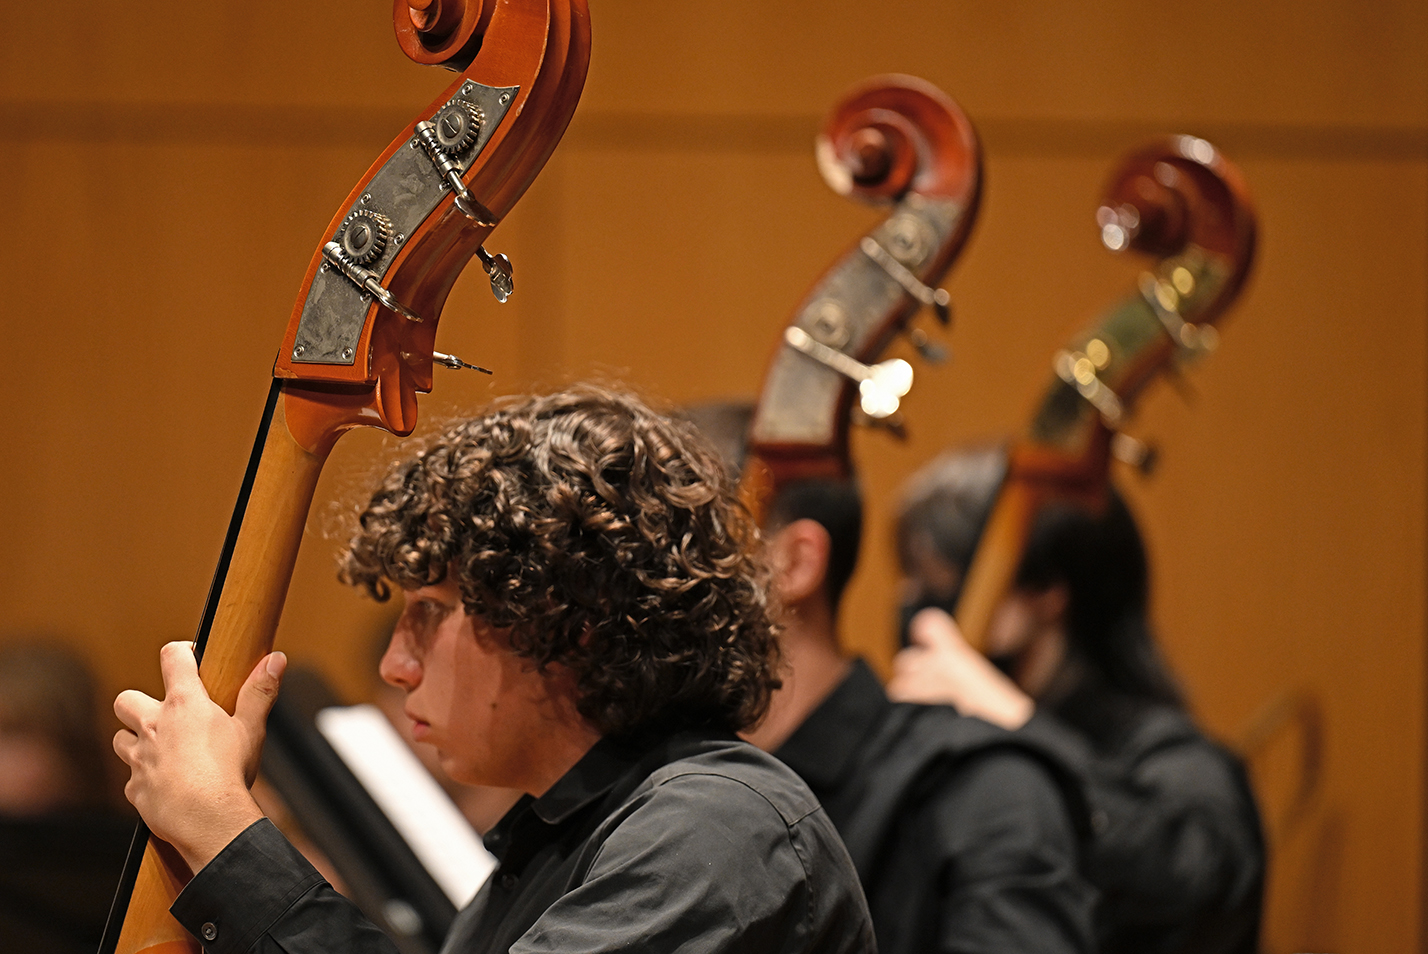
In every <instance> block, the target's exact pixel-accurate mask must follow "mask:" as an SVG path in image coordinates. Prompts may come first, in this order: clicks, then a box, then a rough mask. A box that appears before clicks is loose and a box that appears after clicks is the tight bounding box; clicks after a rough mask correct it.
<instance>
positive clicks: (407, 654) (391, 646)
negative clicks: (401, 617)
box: [377, 626, 421, 691]
mask: <svg viewBox="0 0 1428 954" xmlns="http://www.w3.org/2000/svg"><path fill="white" fill-rule="evenodd" d="M377 672H378V673H380V674H381V676H382V680H383V681H384V682H388V683H391V684H392V685H394V686H397V687H399V688H402V689H406V690H408V691H410V690H412V689H415V688H416V687H417V684H418V683H420V682H421V664H420V663H419V662H418V660H417V658H416V656H415V655H414V654H413V653H412V651H411V640H410V638H408V636H407V634H406V632H405V630H404V627H402V626H398V627H397V629H396V632H394V633H392V638H391V640H390V641H389V642H388V643H387V651H386V652H384V653H382V661H381V663H380V664H379V665H378V667H377Z"/></svg>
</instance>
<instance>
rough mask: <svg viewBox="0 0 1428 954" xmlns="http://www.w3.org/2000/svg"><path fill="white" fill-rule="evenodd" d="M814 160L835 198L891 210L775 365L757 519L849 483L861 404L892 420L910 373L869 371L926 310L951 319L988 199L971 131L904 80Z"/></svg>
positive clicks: (802, 310)
mask: <svg viewBox="0 0 1428 954" xmlns="http://www.w3.org/2000/svg"><path fill="white" fill-rule="evenodd" d="M816 155H817V159H818V168H819V171H820V172H822V174H823V178H824V179H825V181H827V182H828V184H829V186H830V187H832V188H833V190H834V191H835V192H837V193H839V194H840V195H845V196H848V197H850V198H855V199H859V200H861V201H864V202H869V203H873V204H877V205H887V206H891V211H890V213H889V215H888V216H887V217H886V218H885V219H884V220H883V221H882V222H880V223H879V224H878V225H877V226H875V227H874V228H873V229H871V230H870V231H869V232H867V233H866V234H865V235H863V236H862V238H861V239H860V240H859V241H858V242H856V243H854V245H853V247H852V248H851V249H849V250H848V251H847V252H845V253H844V254H843V255H842V256H841V257H840V258H839V259H838V260H837V261H836V262H835V263H834V264H833V266H832V267H831V268H829V269H828V271H827V272H825V273H824V275H823V277H822V278H820V279H819V280H818V282H817V283H816V284H815V285H814V286H813V288H812V289H811V290H810V291H809V292H808V294H807V295H806V296H805V297H804V299H803V301H802V302H801V303H800V304H799V306H798V307H797V309H795V311H794V314H793V318H792V320H791V321H790V323H789V325H788V327H787V328H786V329H785V331H784V334H783V336H782V338H781V339H780V345H779V346H778V349H777V350H776V352H775V354H774V356H773V359H772V361H771V362H770V365H769V369H768V371H767V373H766V374H765V377H764V383H763V387H762V389H761V391H760V396H759V401H758V406H757V408H756V409H755V412H754V419H753V422H752V424H751V425H750V431H749V440H748V445H749V460H748V462H747V464H746V466H745V470H744V476H743V488H744V495H745V499H746V501H747V502H748V504H749V506H750V507H751V509H752V510H753V512H754V513H755V515H756V516H757V517H758V518H759V519H760V520H762V519H763V516H764V508H765V507H766V506H767V504H768V502H769V501H770V500H771V499H772V497H773V495H774V494H775V493H776V492H777V490H778V488H779V487H781V486H783V485H784V484H786V483H788V482H790V481H795V480H804V479H819V478H839V477H845V476H847V475H848V473H849V462H848V427H849V418H850V410H851V408H852V402H853V399H854V396H855V395H857V396H858V397H859V399H860V403H861V405H862V408H863V410H864V412H865V414H866V415H867V416H868V417H869V418H872V419H873V420H884V421H888V420H892V421H895V420H896V419H895V418H894V417H893V415H894V414H895V412H896V409H897V406H898V400H899V399H900V398H901V397H902V395H903V394H905V393H906V391H907V389H908V387H909V386H910V385H911V377H912V371H911V368H910V366H908V365H907V363H906V362H903V361H901V360H894V361H889V362H882V363H881V364H876V365H874V364H871V363H870V362H874V361H876V360H877V359H878V357H879V356H880V355H881V354H882V352H883V351H884V350H885V349H886V348H887V346H888V345H889V343H890V342H891V341H892V339H893V338H894V337H895V336H896V335H897V334H898V333H899V332H901V331H903V330H904V329H905V328H906V326H907V324H908V322H909V321H910V320H911V319H912V317H913V315H914V314H916V312H917V311H918V310H919V309H920V308H921V307H923V306H930V307H931V308H933V309H934V311H935V312H936V313H937V314H938V316H939V318H940V319H941V320H942V321H943V322H944V323H946V322H947V321H949V320H950V310H949V308H948V299H947V293H946V291H945V290H943V289H940V288H937V287H935V286H936V285H937V283H938V282H940V281H941V280H942V277H943V276H944V275H945V274H946V272H947V270H948V269H949V268H951V266H952V263H953V261H954V260H955V258H956V257H957V253H958V252H959V251H960V250H961V248H962V246H963V244H964V243H965V242H966V239H967V236H968V235H969V234H970V232H971V229H972V223H973V222H974V221H975V220H976V215H977V206H978V201H979V199H980V196H981V148H980V145H979V143H978V141H977V135H976V132H975V131H974V130H973V128H972V123H971V121H970V120H969V119H968V118H967V116H966V115H965V114H964V113H963V112H962V110H961V109H960V108H959V107H958V106H957V104H956V103H954V102H953V101H952V100H951V98H949V97H948V96H947V95H946V94H945V93H943V92H942V91H941V90H939V89H937V88H936V87H935V86H932V85H931V84H930V83H927V82H925V81H923V80H919V79H916V78H914V77H910V76H896V75H893V76H879V77H874V78H872V79H869V80H867V81H865V82H863V83H861V84H859V85H858V86H857V87H855V88H854V89H853V90H852V91H850V92H849V93H848V94H847V95H846V96H845V97H844V98H843V99H842V100H841V101H840V102H839V103H838V104H837V105H836V106H835V107H834V108H833V110H832V111H831V114H830V115H829V118H828V120H827V122H826V123H825V126H824V129H823V131H822V133H821V134H820V135H819V137H818V140H817V143H816Z"/></svg>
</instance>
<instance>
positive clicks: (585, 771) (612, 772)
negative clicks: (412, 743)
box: [481, 739, 636, 858]
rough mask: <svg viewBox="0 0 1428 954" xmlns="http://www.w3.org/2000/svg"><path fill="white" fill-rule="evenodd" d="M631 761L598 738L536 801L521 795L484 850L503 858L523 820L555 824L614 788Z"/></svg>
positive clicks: (627, 754)
mask: <svg viewBox="0 0 1428 954" xmlns="http://www.w3.org/2000/svg"><path fill="white" fill-rule="evenodd" d="M635 759H636V755H635V754H634V753H632V752H631V751H630V750H629V749H628V748H627V747H625V746H622V745H620V744H618V743H616V742H612V741H610V740H609V739H600V740H599V741H598V742H596V743H595V744H594V745H593V746H592V747H591V748H590V751H588V752H586V753H585V754H584V755H582V756H581V757H580V761H578V762H576V763H575V764H574V765H573V766H571V767H570V770H569V771H567V772H566V773H565V774H564V775H562V776H561V777H560V778H559V779H557V780H556V783H555V784H554V785H552V786H551V787H550V788H549V789H548V790H547V791H546V793H545V794H544V795H542V796H541V797H540V798H534V797H532V796H530V795H523V796H522V797H521V799H520V801H518V802H516V804H515V805H514V806H512V807H511V810H510V811H508V812H506V814H505V815H504V816H503V817H502V818H501V820H500V821H498V822H497V823H496V824H495V825H494V826H492V828H491V830H490V831H488V832H487V833H486V835H485V837H483V838H482V839H481V841H482V843H484V844H485V846H486V850H487V851H489V852H491V854H493V855H495V856H496V857H497V858H503V857H504V855H505V852H506V849H507V848H508V847H510V844H511V840H512V838H513V837H515V834H516V829H518V828H521V829H524V828H525V824H526V823H525V822H524V821H523V820H524V819H526V818H528V817H530V816H532V815H533V816H534V817H535V818H536V819H538V820H539V821H541V822H544V823H545V824H546V825H552V826H553V825H559V824H560V823H561V822H563V821H565V820H566V819H567V818H569V817H570V816H571V815H573V814H575V813H576V812H578V811H579V810H580V809H582V808H584V807H585V806H586V805H589V804H590V803H591V802H593V801H595V800H596V799H597V798H600V797H601V796H603V795H605V794H606V793H607V792H609V791H610V790H611V789H612V788H614V787H615V783H616V782H618V781H619V780H620V778H621V777H622V776H623V775H624V774H625V773H626V772H627V771H628V770H629V768H630V766H631V764H632V763H633V762H634V761H635Z"/></svg>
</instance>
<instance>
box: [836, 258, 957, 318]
mask: <svg viewBox="0 0 1428 954" xmlns="http://www.w3.org/2000/svg"><path fill="white" fill-rule="evenodd" d="M858 247H859V248H860V249H862V251H863V254H864V255H866V256H868V258H871V259H872V260H873V261H874V262H877V264H878V267H879V268H881V269H882V270H883V271H885V272H887V273H888V276H889V277H890V278H892V280H893V281H895V282H897V283H898V284H899V285H901V286H902V287H903V288H904V289H905V290H906V291H907V293H908V294H909V295H911V296H912V297H913V298H916V299H917V300H918V301H920V302H922V303H923V304H924V305H926V306H927V307H929V308H931V309H932V311H933V314H935V315H937V320H938V321H940V322H941V323H942V325H943V327H946V326H948V325H950V324H952V296H951V295H949V294H948V293H947V289H945V288H933V287H932V286H930V285H926V284H924V283H923V282H922V280H921V279H919V278H918V277H917V276H916V275H914V274H913V273H912V271H911V269H909V268H908V267H907V266H906V265H904V264H903V263H902V262H899V261H898V260H897V256H895V255H893V253H892V252H889V251H888V250H887V249H885V248H883V247H882V245H880V244H878V240H877V239H875V238H873V237H872V236H871V235H864V236H863V240H862V241H861V242H859V243H858Z"/></svg>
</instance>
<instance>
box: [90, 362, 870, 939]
mask: <svg viewBox="0 0 1428 954" xmlns="http://www.w3.org/2000/svg"><path fill="white" fill-rule="evenodd" d="M360 524H361V526H360V529H359V530H358V532H357V535H356V536H355V538H354V540H353V541H352V543H351V545H350V547H349V549H348V551H347V553H346V555H345V558H344V571H343V572H344V576H345V578H346V579H347V580H348V581H349V582H351V583H353V584H354V585H360V586H364V587H366V588H367V589H368V590H369V591H370V592H371V593H372V594H373V595H374V596H376V597H377V598H379V599H385V598H386V597H387V596H388V594H389V593H390V590H391V588H393V587H399V588H401V589H402V590H403V591H404V592H405V596H406V605H405V609H404V610H403V613H402V616H401V619H400V621H399V623H398V625H397V629H396V633H395V634H394V637H393V639H392V643H391V645H390V646H389V648H388V650H387V652H386V655H385V656H384V657H383V659H382V675H383V677H384V678H385V679H387V680H388V681H389V682H392V683H393V684H395V685H398V686H400V687H401V688H402V689H403V690H405V692H406V705H405V707H404V709H405V712H406V713H407V716H408V718H409V719H410V720H411V721H412V722H413V723H414V724H415V733H414V735H415V737H416V738H417V739H418V740H419V741H420V740H424V741H427V742H430V743H431V744H433V745H434V746H435V747H436V749H437V750H438V751H439V752H440V753H441V763H442V767H443V768H444V769H445V770H446V771H447V772H448V774H450V775H451V776H452V777H453V778H455V779H457V780H459V781H462V782H470V783H475V784H484V785H496V786H503V787H511V788H519V789H521V790H522V791H523V792H525V793H526V794H525V795H524V796H523V797H522V799H521V801H520V802H519V803H518V804H517V805H516V806H515V807H514V808H513V809H512V810H511V811H510V812H509V813H508V814H507V815H506V816H505V817H504V818H503V819H502V820H501V821H500V823H499V824H497V826H496V827H495V829H493V830H492V831H491V832H490V833H488V834H487V836H486V844H487V846H488V847H489V848H491V850H492V852H493V853H494V854H495V855H496V856H497V858H498V860H499V867H498V868H497V870H496V872H495V874H494V875H493V876H492V877H491V878H490V879H489V880H488V881H487V882H486V884H485V886H484V887H482V889H481V891H480V892H479V893H478V894H477V896H476V898H475V899H474V900H473V901H472V902H471V904H470V905H469V906H468V907H467V908H465V909H464V910H463V911H462V913H461V915H460V916H458V919H457V921H456V923H455V924H454V925H453V927H452V931H451V934H450V936H449V937H448V940H447V945H446V950H448V951H451V952H462V954H466V952H478V951H493V952H494V951H507V950H511V949H512V948H513V947H514V948H515V949H518V950H611V949H616V948H631V949H640V950H676V949H678V950H681V951H686V952H700V951H747V952H790V954H792V952H802V951H820V952H825V951H826V952H843V951H848V952H854V951H870V950H872V930H871V926H870V925H869V922H868V915H867V907H866V904H865V903H864V901H863V898H862V894H861V892H860V891H859V889H858V885H857V876H856V873H855V872H854V871H853V868H852V865H851V864H850V862H849V861H848V857H847V853H846V852H845V851H844V849H843V847H842V845H841V844H840V843H839V841H838V836H837V833H836V832H835V831H834V829H833V826H832V825H831V824H830V823H829V821H828V819H827V817H826V815H825V814H824V813H823V812H822V811H821V810H819V808H818V805H817V802H816V801H815V800H814V799H813V797H812V795H810V794H809V793H808V790H807V789H806V788H805V787H804V785H803V784H802V783H801V782H799V780H798V779H797V778H796V777H795V776H794V775H793V773H792V772H790V771H788V769H787V768H785V767H784V766H783V765H782V764H781V763H779V762H778V761H777V760H775V759H772V758H770V757H768V756H766V755H764V754H763V753H761V752H759V751H758V750H757V749H755V748H754V747H752V746H750V745H747V744H745V743H743V742H741V741H739V740H738V739H737V737H736V736H735V735H734V734H733V733H734V732H735V731H737V730H739V729H743V728H746V727H748V726H749V725H750V724H752V723H754V722H756V721H757V720H758V719H759V718H760V717H761V716H762V715H763V713H764V710H765V708H766V706H767V703H768V698H769V693H770V691H771V690H772V688H773V686H774V685H775V684H776V677H775V671H776V659H777V654H776V646H775V644H774V640H773V625H772V621H771V619H770V618H769V615H768V609H767V607H768V601H767V591H766V588H765V585H764V579H765V575H764V573H763V571H762V568H761V567H760V566H759V565H758V564H757V563H756V562H755V560H754V559H753V554H752V547H751V543H752V540H753V539H754V537H755V531H754V528H753V527H751V526H750V525H749V521H748V518H747V516H745V515H744V514H743V513H742V511H740V510H739V508H738V507H737V506H736V505H735V500H734V497H733V488H732V486H731V485H730V483H729V481H728V479H727V477H726V476H725V474H724V472H723V469H722V467H721V466H720V465H719V463H718V461H717V460H715V459H714V457H713V455H712V452H711V451H710V450H709V449H708V448H707V447H706V446H705V445H704V443H703V442H702V441H700V440H699V439H698V438H697V436H696V435H694V434H693V432H692V430H691V429H690V428H688V427H687V426H686V425H682V424H676V423H674V422H672V421H670V420H668V419H667V418H665V417H662V416H660V415H658V414H656V413H654V412H652V411H651V410H650V409H649V408H648V407H646V406H645V405H644V404H643V403H641V402H639V401H638V400H636V399H634V398H632V397H629V396H628V395H624V394H621V393H619V392H615V391H612V390H609V389H605V388H596V387H588V386H587V387H573V388H569V389H567V390H565V391H563V392H559V393H555V394H551V395H547V396H540V397H527V398H514V399H508V400H506V401H503V402H499V403H498V404H496V405H494V406H493V407H492V408H490V409H488V410H487V411H486V412H485V413H484V414H483V415H482V416H479V417H477V418H474V419H472V420H469V421H464V422H459V423H457V424H455V425H453V426H451V427H449V428H448V429H447V430H446V431H445V432H444V433H443V434H442V435H441V436H439V437H438V438H437V439H436V440H435V442H433V443H432V444H431V445H430V446H428V447H427V449H426V450H424V451H423V452H421V453H419V454H417V455H416V456H414V457H413V458H411V459H408V460H406V461H404V462H402V463H400V464H398V465H397V466H396V467H394V468H393V469H392V470H391V472H390V473H389V474H388V476H387V478H386V480H385V481H384V482H383V484H382V486H381V487H380V488H379V489H378V490H377V491H376V493H375V494H374V496H373V498H372V501H371V503H370V504H369V506H368V507H367V509H366V510H365V511H364V512H363V514H362V516H361V521H360ZM162 664H163V670H164V677H165V688H166V692H167V697H166V698H165V700H164V701H163V702H159V701H157V700H154V699H151V698H149V697H147V696H144V695H142V694H140V693H137V692H132V691H131V692H128V693H124V694H123V695H121V696H120V697H119V699H118V700H117V701H116V703H115V709H116V711H117V712H118V714H119V716H120V719H121V721H123V722H124V723H125V725H126V726H127V727H128V731H125V732H121V733H120V734H119V735H118V736H117V737H116V739H115V748H116V749H117V750H118V752H119V753H120V755H121V756H122V757H123V758H124V760H125V761H126V762H127V763H128V764H129V765H130V767H131V768H132V769H133V777H132V779H131V781H130V783H129V786H128V789H127V793H128V795H129V796H130V798H131V799H132V800H133V801H134V802H135V804H136V805H137V806H138V808H139V810H140V813H141V814H142V815H143V816H144V818H145V820H146V821H147V822H148V823H149V825H150V827H151V828H152V829H153V831H154V833H155V834H156V835H158V836H159V837H161V838H163V839H164V840H166V841H168V842H169V843H170V844H172V845H173V846H174V847H175V848H176V849H177V850H178V851H179V853H180V854H181V855H182V856H183V857H184V859H185V861H186V862H187V863H188V864H189V866H190V868H191V869H192V870H193V871H194V872H196V874H195V877H194V879H193V881H192V882H190V883H189V885H188V886H187V888H185V889H184V891H183V893H182V894H181V895H180V896H179V898H178V900H177V901H176V902H175V904H174V905H173V908H172V910H173V912H174V914H175V915H176V917H177V918H178V919H179V921H180V922H181V923H183V924H184V925H186V926H187V927H188V928H189V930H190V931H193V932H194V933H195V934H196V935H197V936H201V937H203V938H204V939H205V944H204V947H205V949H206V950H207V951H209V952H211V954H223V952H228V951H233V952H235V954H236V952H237V951H246V950H254V951H272V952H276V951H280V950H281V951H284V952H286V954H295V952H299V951H309V950H340V951H344V952H360V951H382V952H390V951H391V950H392V947H391V944H390V941H388V939H387V938H385V937H383V936H381V934H380V932H378V931H376V930H375V929H374V928H372V926H371V925H370V924H368V923H367V922H365V921H364V920H363V919H362V918H361V917H360V916H359V915H358V914H357V912H356V911H355V909H354V908H353V907H352V906H351V904H350V903H348V902H347V901H346V900H345V899H343V898H342V897H340V896H339V895H337V894H336V893H334V892H333V891H332V890H331V888H330V887H328V886H327V885H326V884H325V883H324V882H323V881H322V879H321V878H320V877H319V876H318V875H317V874H316V872H314V871H312V869H311V867H310V866H309V865H308V864H307V863H306V862H305V861H304V860H303V859H302V858H301V856H300V855H298V854H297V853H296V852H295V851H293V850H292V849H291V846H289V845H288V844H287V842H285V841H284V840H283V839H282V838H281V836H279V835H278V834H277V832H276V831H275V830H274V829H273V828H272V827H271V826H270V825H269V824H268V823H267V822H266V821H265V820H263V819H262V818H261V814H260V813H259V812H258V810H257V808H256V806H255V805H253V803H252V799H251V796H250V795H249V794H248V789H247V784H246V782H247V778H250V777H251V775H250V774H249V773H251V772H252V771H253V770H254V768H255V766H256V762H257V757H258V753H257V750H258V746H259V744H260V742H261V738H262V726H263V719H264V717H265V716H266V713H267V710H268V708H269V707H270V706H271V699H272V697H273V696H274V695H275V694H276V692H277V686H278V681H279V678H280V676H281V673H282V670H283V666H284V659H283V656H282V654H280V653H274V654H271V655H269V656H267V657H265V658H264V659H263V660H261V661H260V662H259V664H258V666H257V667H256V668H255V669H254V671H253V673H252V675H251V676H250V677H249V679H248V682H247V683H246V684H245V685H244V687H243V689H242V692H241V693H240V696H239V699H238V703H237V707H236V711H235V714H234V715H233V716H231V717H230V716H228V715H227V714H226V713H225V712H224V711H223V710H222V709H221V708H219V707H218V706H216V705H215V704H213V703H212V702H211V701H210V700H209V699H208V697H207V694H206V693H205V692H204V691H203V687H202V684H201V683H200V682H199V679H198V674H197V668H196V665H195V663H194V659H193V654H192V653H191V652H190V650H189V648H188V646H187V644H182V643H171V644H169V645H168V646H166V647H165V649H164V651H163V654H162Z"/></svg>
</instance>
